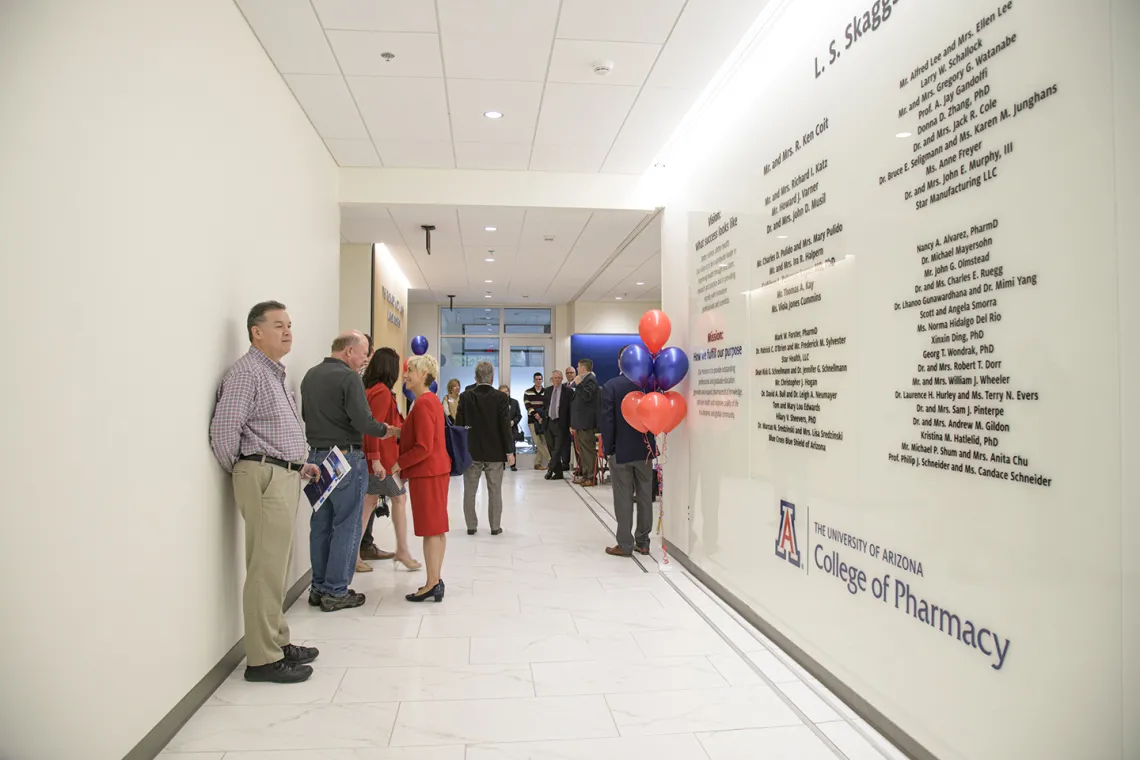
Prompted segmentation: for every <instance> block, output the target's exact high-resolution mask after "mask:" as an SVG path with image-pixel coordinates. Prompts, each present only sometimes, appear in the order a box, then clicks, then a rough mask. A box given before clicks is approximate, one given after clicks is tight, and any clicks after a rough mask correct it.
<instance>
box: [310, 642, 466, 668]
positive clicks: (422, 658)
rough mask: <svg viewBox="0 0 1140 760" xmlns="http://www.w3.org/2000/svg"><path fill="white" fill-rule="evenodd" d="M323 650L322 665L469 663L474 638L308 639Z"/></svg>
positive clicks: (392, 665) (317, 662) (324, 666)
mask: <svg viewBox="0 0 1140 760" xmlns="http://www.w3.org/2000/svg"><path fill="white" fill-rule="evenodd" d="M304 644H305V646H310V647H316V648H317V649H319V650H321V655H320V657H318V658H317V660H316V662H314V663H313V668H314V669H321V668H381V667H399V666H407V665H440V666H449V665H466V664H467V663H468V662H469V652H470V650H471V641H470V639H465V638H455V639H329V640H326V639H306V640H305V641H304Z"/></svg>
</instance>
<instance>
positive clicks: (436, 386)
mask: <svg viewBox="0 0 1140 760" xmlns="http://www.w3.org/2000/svg"><path fill="white" fill-rule="evenodd" d="M428 390H429V391H431V392H432V393H435V394H438V393H439V383H437V382H436V381H435V380H432V381H431V387H430V388H428Z"/></svg>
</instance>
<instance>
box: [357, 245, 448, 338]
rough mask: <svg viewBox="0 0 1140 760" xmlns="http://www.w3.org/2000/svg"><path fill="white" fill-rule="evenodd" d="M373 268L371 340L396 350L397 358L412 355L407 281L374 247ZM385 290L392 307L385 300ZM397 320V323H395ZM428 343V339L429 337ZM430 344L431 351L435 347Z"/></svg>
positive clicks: (386, 255)
mask: <svg viewBox="0 0 1140 760" xmlns="http://www.w3.org/2000/svg"><path fill="white" fill-rule="evenodd" d="M375 264H376V269H375V274H374V277H373V294H374V295H373V301H372V304H373V307H372V337H373V340H374V341H375V342H376V346H377V347H380V346H388V347H389V348H394V349H396V352H397V353H398V354H400V356H407V355H408V354H410V353H411V348H410V347H409V346H408V341H409V340H410V339H411V338H410V336H409V335H408V278H407V277H405V276H404V273H403V271H402V270H401V269H400V266H399V265H398V264H397V263H396V261H395V259H393V258H392V255H391V254H390V253H388V249H387V248H385V247H383V246H377V247H376V262H375ZM385 290H386V291H387V292H388V293H389V294H390V295H391V297H392V299H393V300H394V301H395V302H396V303H395V304H392V303H390V302H389V301H388V300H387V299H385V297H384V293H385ZM395 321H398V322H399V324H398V325H397V324H395ZM429 340H430V338H429ZM434 344H435V341H432V348H433V349H434V348H435V345H434Z"/></svg>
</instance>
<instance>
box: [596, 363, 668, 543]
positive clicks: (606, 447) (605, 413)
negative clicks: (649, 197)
mask: <svg viewBox="0 0 1140 760" xmlns="http://www.w3.org/2000/svg"><path fill="white" fill-rule="evenodd" d="M635 390H637V386H636V385H634V384H633V381H632V380H630V379H629V378H627V377H625V376H624V375H618V376H617V377H615V378H614V379H613V380H610V381H609V382H607V383H606V384H605V386H604V387H603V388H602V412H601V431H602V450H603V451H604V452H605V455H606V459H607V460H608V461H609V465H610V478H611V480H612V481H613V486H614V516H615V517H616V518H617V540H618V542H617V546H611V547H608V548H607V549H606V554H610V555H613V556H615V557H628V556H630V555H631V554H632V553H633V552H634V551H637V553H638V554H649V531H650V530H652V529H653V462H652V459H653V457H655V456H657V442H656V441H654V439H653V435H652V434H650V433H639V432H638V431H637V430H636V429H634V427H633V426H632V425H630V424H629V423H628V422H626V419H625V415H623V414H622V413H621V402H622V401H623V400H624V399H625V397H626V396H627V395H628V394H629V393H630V392H632V391H635ZM634 501H636V502H637V531H636V533H634V532H633V504H634Z"/></svg>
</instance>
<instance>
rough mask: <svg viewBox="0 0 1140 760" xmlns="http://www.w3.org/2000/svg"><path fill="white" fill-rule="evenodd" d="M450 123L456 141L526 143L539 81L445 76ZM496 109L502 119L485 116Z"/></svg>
mask: <svg viewBox="0 0 1140 760" xmlns="http://www.w3.org/2000/svg"><path fill="white" fill-rule="evenodd" d="M447 95H448V101H449V103H450V105H451V124H452V130H453V131H454V133H455V140H456V141H457V142H481V143H493V142H497V143H527V144H528V145H529V144H530V143H531V142H532V141H533V140H534V129H535V125H536V124H537V123H538V107H539V103H541V102H542V84H541V83H540V82H500V81H489V80H484V79H448V80H447ZM487 111H499V112H500V113H502V114H503V118H501V119H488V118H487V117H486V116H484V115H483V114H484V113H485V112H487Z"/></svg>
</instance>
